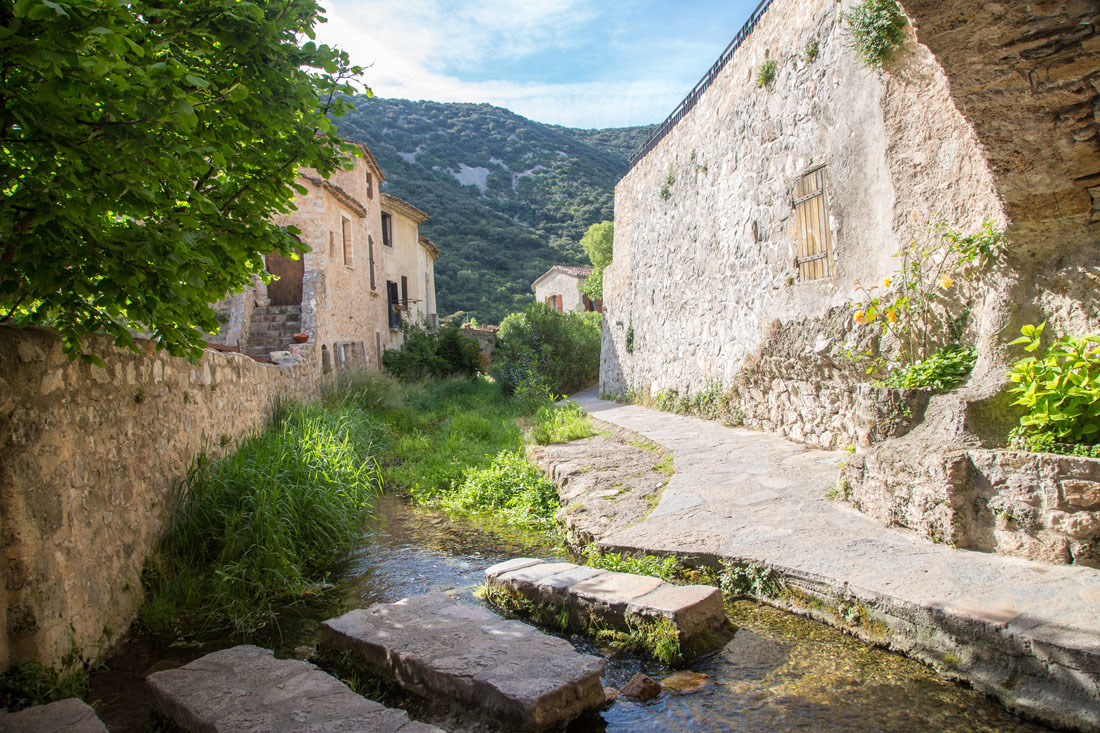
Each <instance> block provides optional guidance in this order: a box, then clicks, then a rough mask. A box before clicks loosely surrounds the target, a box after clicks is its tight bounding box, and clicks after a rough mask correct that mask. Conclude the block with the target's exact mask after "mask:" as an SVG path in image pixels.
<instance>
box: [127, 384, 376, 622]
mask: <svg viewBox="0 0 1100 733" xmlns="http://www.w3.org/2000/svg"><path fill="white" fill-rule="evenodd" d="M382 430H383V426H382V424H381V422H380V421H379V420H378V419H377V418H375V417H373V416H372V415H371V414H370V413H367V412H365V411H363V410H360V409H356V408H355V407H353V406H350V405H345V406H337V407H333V408H331V409H327V408H325V407H324V406H322V405H321V404H313V405H308V406H302V405H296V404H287V405H282V406H280V407H278V408H277V409H276V411H275V414H274V416H273V418H272V420H271V423H270V424H269V426H268V427H267V428H266V429H265V430H263V431H262V432H260V433H258V434H255V435H253V436H251V437H249V438H247V439H246V440H244V441H243V442H242V443H241V444H240V445H239V446H238V447H237V450H236V451H235V452H234V453H233V454H232V455H230V456H228V457H226V458H225V459H223V460H220V461H212V460H209V459H208V458H207V457H206V456H205V455H200V456H199V457H198V458H197V459H196V461H195V462H194V464H193V465H192V467H191V469H190V471H189V473H188V475H187V477H186V480H185V481H184V482H183V486H182V494H181V496H182V500H181V502H180V504H179V507H178V509H177V512H176V515H175V517H174V520H173V524H172V527H171V529H170V531H169V533H168V535H167V536H166V538H165V540H164V542H163V544H162V546H161V548H160V551H159V552H158V553H157V554H156V555H155V556H154V557H153V558H151V559H150V561H149V562H148V563H147V566H146V573H145V581H146V586H147V590H148V591H149V592H148V593H147V601H146V603H145V604H144V606H143V608H142V611H141V619H142V621H143V622H144V623H145V625H146V626H147V627H148V628H149V629H151V630H153V631H165V630H168V629H169V628H170V627H171V626H173V625H174V624H175V622H176V621H178V620H180V619H186V620H187V621H188V622H189V624H191V625H197V626H200V627H208V626H224V625H229V626H231V627H232V628H233V629H234V630H235V631H237V632H241V633H251V632H254V631H256V630H257V629H258V628H260V627H262V626H263V625H265V624H266V623H267V622H268V621H270V620H271V619H272V617H273V616H274V612H275V609H276V608H277V607H278V606H280V605H282V604H285V603H287V602H290V601H294V600H298V599H302V598H306V597H309V596H313V595H316V594H317V593H318V592H319V591H320V588H321V583H322V582H323V581H324V578H325V574H326V571H327V570H328V568H329V567H331V566H332V565H333V564H334V563H335V562H336V561H337V560H339V559H340V558H341V557H342V556H343V555H344V554H345V553H346V552H347V551H349V550H350V549H351V548H352V547H353V546H354V545H355V543H356V542H357V541H358V539H359V537H360V536H361V534H362V530H363V523H364V520H365V519H366V518H367V516H368V514H369V509H370V506H371V503H372V502H373V501H374V499H375V498H376V496H377V495H378V493H379V492H380V489H381V485H380V474H379V468H378V465H377V462H376V458H375V455H376V453H377V450H376V442H377V440H378V439H379V438H380V437H381V433H382Z"/></svg>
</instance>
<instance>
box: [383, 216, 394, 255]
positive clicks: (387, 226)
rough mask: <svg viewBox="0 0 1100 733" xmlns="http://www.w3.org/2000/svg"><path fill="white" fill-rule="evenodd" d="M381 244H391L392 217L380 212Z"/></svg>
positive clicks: (390, 245) (389, 245)
mask: <svg viewBox="0 0 1100 733" xmlns="http://www.w3.org/2000/svg"><path fill="white" fill-rule="evenodd" d="M382 246H384V247H392V246H393V217H392V216H390V215H389V214H387V213H386V212H384V211H383V212H382Z"/></svg>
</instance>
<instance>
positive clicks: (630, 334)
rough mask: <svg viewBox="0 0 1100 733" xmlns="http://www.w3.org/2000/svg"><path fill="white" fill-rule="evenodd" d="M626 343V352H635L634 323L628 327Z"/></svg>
mask: <svg viewBox="0 0 1100 733" xmlns="http://www.w3.org/2000/svg"><path fill="white" fill-rule="evenodd" d="M624 341H625V345H626V353H628V354H633V353H634V324H633V323H632V324H630V325H629V326H627V328H626V338H625V339H624Z"/></svg>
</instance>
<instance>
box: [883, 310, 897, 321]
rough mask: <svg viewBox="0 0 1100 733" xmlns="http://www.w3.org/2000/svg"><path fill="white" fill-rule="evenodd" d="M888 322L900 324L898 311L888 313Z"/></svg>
mask: <svg viewBox="0 0 1100 733" xmlns="http://www.w3.org/2000/svg"><path fill="white" fill-rule="evenodd" d="M886 320H888V321H890V323H897V322H898V314H897V311H895V310H894V309H893V308H891V309H890V310H888V311H886Z"/></svg>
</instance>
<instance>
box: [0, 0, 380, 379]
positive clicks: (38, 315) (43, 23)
mask: <svg viewBox="0 0 1100 733" xmlns="http://www.w3.org/2000/svg"><path fill="white" fill-rule="evenodd" d="M323 21H324V18H323V16H322V15H321V7H320V5H319V4H318V3H317V2H316V1H315V0H282V1H281V2H278V3H275V2H263V1H260V0H256V1H255V2H249V1H247V0H187V1H186V2H168V3H166V2H160V1H158V0H125V1H124V0H56V1H50V0H15V2H14V3H12V2H7V3H3V4H0V74H2V79H3V107H2V112H0V114H2V115H3V119H2V124H0V187H2V188H3V191H4V198H3V201H2V202H0V322H8V323H15V324H16V325H20V326H24V325H31V324H40V325H49V326H54V327H56V328H58V329H59V330H60V331H61V333H62V335H63V338H64V344H65V349H66V351H67V352H68V353H69V354H70V355H75V354H77V353H79V352H80V350H81V338H82V337H83V336H84V335H85V334H88V333H91V332H103V333H107V334H110V335H111V336H113V337H114V338H115V340H116V343H117V344H119V345H129V346H131V347H132V346H133V337H132V336H131V329H132V330H136V331H142V332H146V333H149V334H150V335H151V336H153V337H154V338H156V339H157V341H158V345H159V346H160V347H162V348H166V349H168V350H169V351H170V352H171V353H173V354H184V355H187V356H189V357H191V358H192V359H195V358H197V357H198V355H199V354H200V353H201V351H200V350H201V347H202V345H203V341H202V333H201V332H200V331H206V332H213V331H215V330H216V329H217V328H218V322H217V319H216V318H215V316H214V313H213V311H212V310H211V308H210V306H209V303H211V302H213V301H217V300H219V299H221V298H222V297H224V296H225V295H226V293H228V292H231V291H234V290H239V289H240V288H241V287H242V286H244V285H245V284H246V283H248V282H249V280H250V278H251V277H252V276H253V275H255V274H256V273H260V272H262V270H263V261H262V259H261V254H262V253H267V252H272V251H277V252H280V253H282V254H290V253H291V251H292V244H293V246H294V247H295V248H298V249H300V248H301V246H302V245H301V244H299V243H297V242H296V241H295V240H293V239H292V238H291V236H290V234H293V233H294V232H288V230H286V229H283V228H281V227H278V226H276V225H274V224H273V223H272V221H271V219H270V217H271V215H272V214H274V213H279V212H287V211H289V210H290V209H291V202H292V199H293V194H294V191H295V185H294V177H295V174H296V172H297V170H298V169H299V168H307V167H308V168H314V169H316V170H317V171H319V172H320V173H321V174H322V175H325V174H328V173H330V172H331V171H333V170H334V169H336V168H337V167H338V166H341V165H343V164H345V163H346V161H347V160H348V159H349V157H350V155H351V154H352V153H353V152H354V148H353V146H351V145H350V144H349V143H346V142H345V141H343V140H342V138H340V136H339V135H338V134H337V133H336V130H335V128H334V126H333V124H332V122H331V121H330V120H329V115H335V116H339V115H340V114H342V113H343V105H344V103H343V102H342V101H341V95H344V94H349V93H351V92H353V91H354V89H352V88H351V85H350V83H349V80H351V79H353V78H354V77H356V76H357V75H358V74H359V73H360V72H361V70H360V69H359V68H358V67H352V66H351V65H350V62H349V60H348V57H347V55H346V54H345V53H343V52H341V51H339V50H337V49H334V48H330V47H328V46H325V45H318V44H316V43H314V42H313V41H312V40H307V39H311V38H313V27H314V25H315V24H316V23H318V22H323ZM84 358H85V359H89V360H93V361H94V360H96V359H95V358H94V357H92V356H88V355H86V356H85V357H84Z"/></svg>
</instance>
